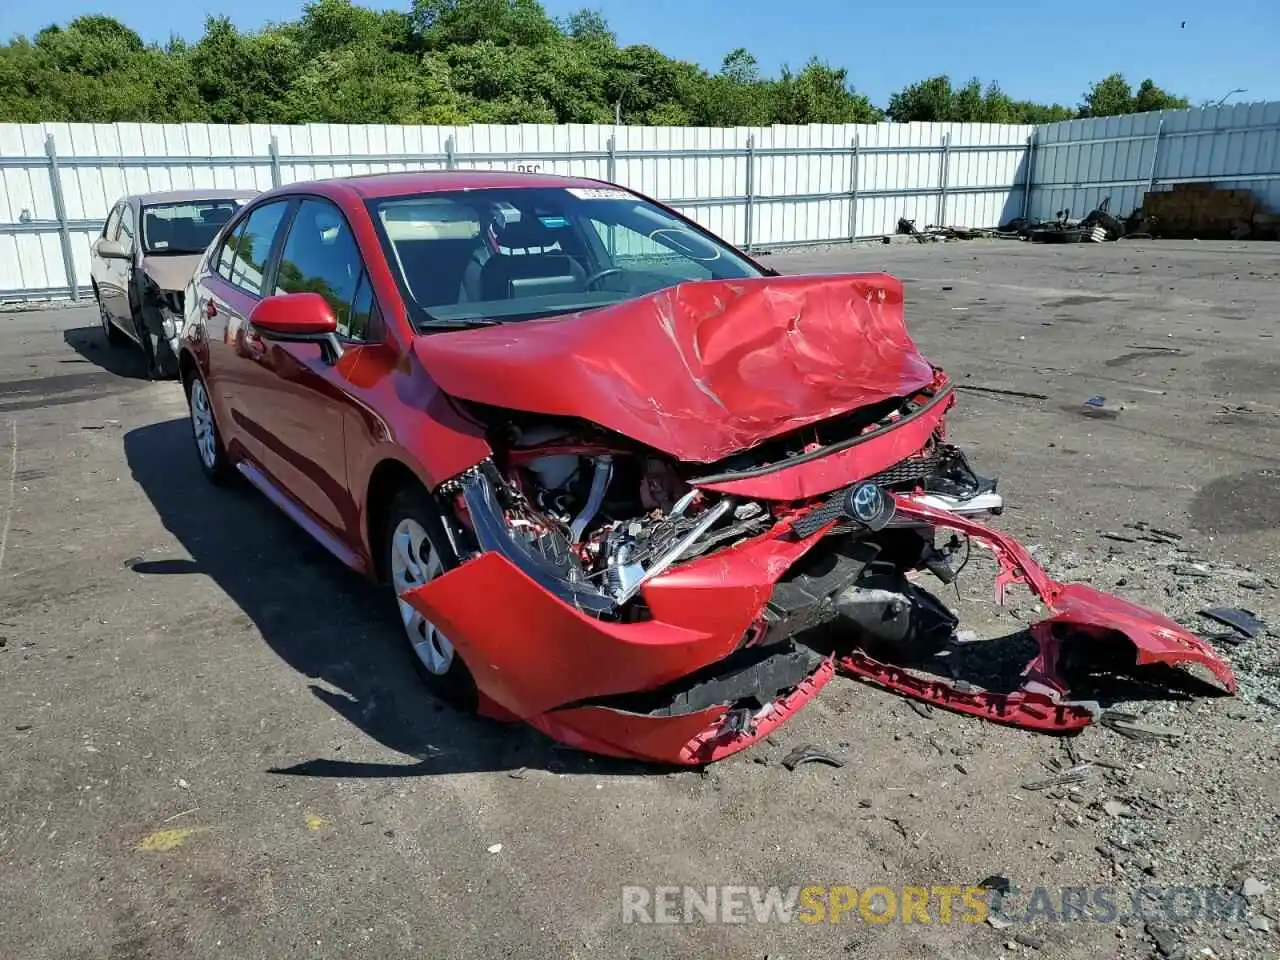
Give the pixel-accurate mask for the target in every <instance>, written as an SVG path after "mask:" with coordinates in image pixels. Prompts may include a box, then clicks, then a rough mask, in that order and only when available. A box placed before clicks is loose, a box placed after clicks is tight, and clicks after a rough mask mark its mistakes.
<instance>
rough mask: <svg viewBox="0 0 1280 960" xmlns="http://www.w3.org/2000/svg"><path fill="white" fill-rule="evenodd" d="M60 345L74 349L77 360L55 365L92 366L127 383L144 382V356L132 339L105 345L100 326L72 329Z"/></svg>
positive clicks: (104, 336) (104, 335)
mask: <svg viewBox="0 0 1280 960" xmlns="http://www.w3.org/2000/svg"><path fill="white" fill-rule="evenodd" d="M62 340H63V342H64V343H65V344H66V345H67V346H69V347H70V348H71V349H72V350H74V351H75V352H76V353H77V354H78V355H79V359H78V360H60V361H59V363H66V364H74V363H92V364H93V365H94V366H97V367H101V368H102V369H103V370H106V371H107V372H108V373H113V374H115V375H116V376H118V377H126V378H128V379H130V380H146V379H148V377H147V357H146V354H144V353H143V352H142V348H141V347H140V346H138V345H137V344H136V343H134V342H133V341H132V340H126V341H125V342H124V343H120V344H112V343H108V342H107V337H106V334H104V333H103V332H102V327H100V326H97V325H95V326H92V327H74V328H72V329H70V330H66V331H64V332H63V334H62Z"/></svg>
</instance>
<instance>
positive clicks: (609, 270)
mask: <svg viewBox="0 0 1280 960" xmlns="http://www.w3.org/2000/svg"><path fill="white" fill-rule="evenodd" d="M626 272H627V271H626V270H624V269H622V267H605V268H604V269H603V270H597V271H596V272H595V273H593V274H592V275H591V276H589V277H587V279H586V281H584V283H583V284H582V286H583V288H584V289H586V290H590V289H591V285H592V284H593V283H595V282H596V281H597V280H603V279H604V278H605V277H607V276H609V275H610V274H614V273H626Z"/></svg>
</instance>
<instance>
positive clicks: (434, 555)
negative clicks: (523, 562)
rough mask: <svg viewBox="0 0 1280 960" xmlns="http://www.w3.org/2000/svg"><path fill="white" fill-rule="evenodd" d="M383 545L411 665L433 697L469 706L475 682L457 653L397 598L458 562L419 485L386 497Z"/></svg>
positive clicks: (474, 695)
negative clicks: (390, 497)
mask: <svg viewBox="0 0 1280 960" xmlns="http://www.w3.org/2000/svg"><path fill="white" fill-rule="evenodd" d="M382 551H383V558H384V561H385V566H384V568H383V569H384V570H385V572H386V579H387V581H388V584H389V586H388V588H387V589H388V592H389V593H390V600H391V603H392V604H393V605H394V606H393V607H392V609H393V610H394V612H395V617H396V621H397V622H398V624H399V627H400V630H401V631H402V634H403V636H404V638H405V646H406V648H407V652H408V654H409V656H410V657H411V658H412V662H413V666H414V669H415V670H416V671H417V673H418V675H419V676H420V677H421V678H422V680H423V682H424V683H425V684H426V686H427V688H428V689H429V690H430V691H431V693H432V694H434V695H435V696H436V697H438V698H439V699H441V700H443V701H445V702H446V703H448V704H449V705H450V706H453V707H455V708H457V709H459V710H462V711H464V712H466V713H471V712H473V711H474V710H475V709H476V702H477V693H476V684H475V680H474V678H473V677H472V675H471V671H470V670H469V669H468V668H467V665H466V663H464V662H463V660H462V656H461V655H460V654H459V653H458V652H457V650H455V649H454V647H453V644H452V643H450V642H449V640H448V638H447V637H445V636H444V634H442V633H441V632H440V631H439V630H437V629H436V627H435V626H434V625H433V624H432V623H431V622H430V621H428V620H427V619H426V618H425V617H423V616H422V614H420V613H419V612H418V611H417V610H415V609H414V608H413V607H411V606H410V605H409V604H407V603H405V602H404V601H403V600H401V599H400V594H401V593H403V592H405V591H407V590H411V589H413V588H414V587H415V586H422V585H423V584H426V583H429V582H430V581H431V580H434V579H435V578H436V577H438V576H440V575H441V574H443V573H445V572H446V571H448V570H450V569H451V568H453V567H454V566H456V565H457V559H456V558H455V557H454V556H453V551H452V550H451V549H450V547H449V540H448V537H446V536H445V532H444V525H443V524H442V523H441V521H440V514H439V511H438V510H437V509H436V506H435V504H434V503H433V502H432V500H431V498H430V497H428V496H427V493H426V491H425V490H423V489H422V488H421V487H418V486H410V487H406V488H404V489H402V490H401V491H400V492H399V493H397V494H396V496H395V498H394V499H393V500H392V501H391V507H390V509H389V510H388V512H387V526H386V530H385V531H384V533H383V537H382Z"/></svg>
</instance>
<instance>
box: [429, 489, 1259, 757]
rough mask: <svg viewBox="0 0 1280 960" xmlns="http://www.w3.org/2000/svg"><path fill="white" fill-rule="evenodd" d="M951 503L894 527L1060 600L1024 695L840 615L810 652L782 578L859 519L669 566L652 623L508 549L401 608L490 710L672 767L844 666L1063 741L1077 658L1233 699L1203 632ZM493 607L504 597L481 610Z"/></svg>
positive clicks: (723, 746)
mask: <svg viewBox="0 0 1280 960" xmlns="http://www.w3.org/2000/svg"><path fill="white" fill-rule="evenodd" d="M945 502H946V501H945V498H941V499H940V498H939V497H937V496H925V495H920V496H900V497H898V498H896V501H894V502H893V506H894V507H896V510H895V511H894V513H893V516H892V519H891V520H890V521H889V524H888V525H889V526H890V527H902V526H915V527H923V528H931V529H932V530H933V531H935V532H936V531H943V530H948V529H949V530H958V531H960V532H962V533H963V534H965V535H967V536H968V537H970V538H971V540H972V542H974V543H977V544H978V545H980V546H982V547H985V548H986V549H988V550H989V551H990V552H991V553H992V554H993V555H994V556H995V558H996V560H997V562H998V564H999V573H998V575H997V579H996V597H997V600H998V601H999V602H1001V603H1003V600H1004V593H1005V591H1006V589H1007V588H1008V587H1010V586H1011V585H1014V584H1021V585H1025V586H1026V587H1027V588H1029V589H1030V590H1031V591H1032V592H1033V593H1035V594H1036V595H1037V596H1038V597H1039V598H1040V600H1041V601H1042V602H1043V603H1044V604H1045V606H1046V607H1048V609H1049V610H1050V612H1051V615H1050V616H1049V617H1048V618H1046V619H1044V620H1042V621H1040V622H1039V623H1036V624H1034V625H1032V626H1031V628H1030V633H1031V636H1032V637H1033V638H1034V640H1035V643H1036V646H1037V652H1036V655H1035V656H1034V658H1033V659H1032V660H1031V662H1030V663H1028V664H1027V665H1026V668H1025V669H1024V670H1023V672H1022V684H1021V686H1020V687H1019V688H1018V689H1016V690H1013V691H1010V692H996V691H992V690H987V689H981V688H978V687H976V686H973V685H970V684H966V683H964V682H962V681H955V680H952V681H947V680H942V679H938V678H934V677H924V676H921V675H919V674H918V673H916V672H913V671H912V670H911V669H909V668H907V667H904V666H900V665H897V664H896V663H895V662H892V661H893V658H885V657H883V656H882V655H880V654H879V653H878V648H874V649H876V650H877V655H876V656H873V655H872V653H871V652H869V645H867V644H864V643H863V642H862V640H863V639H864V638H863V637H862V636H861V635H860V633H859V630H858V629H857V626H858V621H857V620H856V615H855V619H852V620H850V619H843V620H838V621H837V623H838V632H839V633H840V636H838V637H837V642H836V644H835V649H834V650H833V651H830V652H827V653H825V654H819V653H816V652H815V651H814V650H812V649H810V648H809V647H807V646H805V645H804V644H803V643H800V642H797V633H799V632H801V631H802V630H803V628H804V627H805V623H804V616H805V614H804V613H803V612H802V611H801V610H800V607H802V606H803V604H802V603H794V602H793V601H794V600H795V596H796V583H797V581H794V580H793V581H791V582H789V583H780V581H781V580H782V579H783V577H784V576H786V575H788V571H791V570H792V568H793V567H797V566H798V565H800V564H801V561H802V559H803V558H804V557H805V555H806V554H807V553H808V552H809V551H810V550H811V549H812V548H813V547H814V546H815V545H816V544H818V543H820V542H822V541H823V540H824V538H826V537H829V536H833V535H838V534H834V533H833V531H838V530H839V529H840V528H841V526H842V525H846V526H847V523H848V520H849V518H848V517H847V516H841V515H825V516H822V518H821V519H822V523H821V524H820V526H818V527H816V528H815V526H814V524H813V523H812V522H810V523H807V524H805V523H800V522H797V521H795V520H793V521H790V522H784V523H781V524H779V525H778V526H777V527H775V528H774V529H772V530H770V531H769V532H768V533H767V534H765V535H762V536H760V537H757V538H755V539H753V540H749V541H747V542H745V543H742V544H739V545H737V546H734V547H731V548H728V549H725V550H722V551H720V552H717V553H713V554H709V555H706V556H702V557H699V558H697V559H694V560H690V561H688V562H685V563H682V564H679V565H676V566H673V567H672V568H671V569H669V570H666V571H665V572H663V573H662V574H660V575H658V576H655V577H654V578H652V579H651V580H649V581H648V582H647V583H646V584H645V585H644V587H643V589H642V591H641V595H642V597H643V608H644V614H643V615H642V616H640V617H638V618H633V619H629V620H627V619H610V618H607V617H606V618H602V617H601V616H600V615H599V611H598V610H595V611H593V610H592V609H591V607H590V605H584V604H582V603H580V602H579V601H580V599H581V598H580V597H576V596H575V595H573V594H565V593H563V592H561V593H560V594H559V595H558V594H557V592H555V591H553V590H550V589H548V584H547V581H546V579H545V575H544V574H543V573H540V572H538V571H537V570H528V569H522V568H525V567H527V565H526V564H525V563H524V562H523V561H522V560H521V558H520V557H519V556H516V555H514V554H511V553H504V551H503V549H502V548H501V547H500V546H498V545H495V544H491V546H493V547H494V549H489V550H487V551H486V552H483V553H481V554H480V555H479V556H478V557H476V558H475V559H472V560H469V561H467V562H465V563H463V564H461V565H460V566H459V567H457V568H455V569H454V570H452V571H450V572H449V573H447V574H445V575H444V576H442V577H439V578H437V579H436V580H434V581H432V582H431V583H429V584H427V585H425V586H423V587H420V588H417V589H415V590H413V591H410V592H408V593H406V594H405V595H404V598H405V599H406V600H407V601H408V602H409V603H411V604H412V605H413V606H415V607H416V608H417V609H418V610H420V611H421V612H422V613H423V615H424V616H426V617H428V618H429V619H430V620H431V621H432V622H434V623H435V624H436V626H437V627H439V628H440V629H441V630H442V631H443V632H444V634H445V635H446V636H448V637H449V638H450V640H451V641H452V642H453V644H454V646H455V647H456V648H457V650H458V652H459V653H460V654H461V656H462V657H463V659H464V660H465V661H466V663H467V664H468V666H469V667H470V669H471V671H472V673H473V675H474V677H475V681H476V686H477V688H478V690H479V692H480V696H481V704H482V711H483V712H485V713H487V714H489V715H490V716H495V717H502V718H507V719H519V720H523V721H525V722H527V723H529V724H530V725H532V726H534V727H535V728H537V729H539V730H541V731H543V732H544V733H546V734H547V735H549V736H551V737H552V738H554V739H556V740H558V741H561V742H563V743H565V744H568V745H571V746H574V747H578V748H580V749H583V750H586V751H590V752H594V753H601V754H608V755H613V756H620V757H631V758H637V759H642V760H649V761H659V762H666V763H675V764H685V765H690V764H704V763H708V762H711V761H714V760H718V759H721V758H723V757H725V756H728V755H730V754H732V753H735V752H737V751H739V750H741V749H743V748H745V747H747V746H749V745H751V744H752V743H754V742H756V741H757V740H759V739H761V738H763V737H765V736H768V734H769V733H770V732H771V731H772V730H774V729H776V728H777V727H778V726H779V725H780V724H781V723H783V722H784V721H785V720H786V719H787V717H789V716H790V715H791V714H793V713H794V712H795V711H797V710H798V709H799V708H800V707H802V706H803V705H804V704H805V703H806V702H808V700H809V699H810V698H812V697H813V696H814V695H815V694H816V693H817V692H818V691H819V690H820V689H821V688H822V687H823V686H825V685H826V683H827V682H828V681H829V680H830V679H831V677H832V676H833V674H834V673H835V672H836V671H837V670H838V671H841V672H843V673H845V674H847V675H850V676H852V677H855V678H857V679H859V680H863V681H865V682H868V683H871V684H873V685H876V686H879V687H882V688H885V689H888V690H892V691H893V692H895V693H898V694H901V695H904V696H908V697H913V698H916V699H919V700H922V701H925V702H928V703H931V704H934V705H936V706H938V707H940V708H943V709H948V710H953V711H958V712H961V713H966V714H971V715H974V716H978V717H982V718H984V719H986V720H989V721H992V722H995V723H1002V724H1009V725H1014V726H1021V727H1026V728H1030V729H1033V730H1038V731H1043V732H1053V733H1069V732H1073V731H1076V730H1079V729H1081V728H1082V727H1084V726H1087V725H1088V724H1089V723H1091V722H1093V720H1095V719H1096V717H1097V715H1098V713H1099V709H1098V706H1097V705H1096V704H1095V703H1091V702H1088V701H1076V700H1073V699H1071V690H1070V685H1069V683H1068V680H1067V675H1068V673H1070V670H1069V669H1068V668H1069V667H1070V666H1072V661H1075V662H1079V663H1084V664H1086V665H1088V664H1089V663H1093V664H1097V665H1105V666H1106V668H1108V669H1111V668H1114V669H1116V670H1125V669H1129V668H1135V667H1146V666H1150V665H1153V664H1164V665H1168V666H1171V667H1181V666H1188V665H1193V666H1198V667H1201V668H1204V669H1205V670H1207V671H1208V672H1209V674H1211V675H1212V676H1213V677H1214V678H1215V679H1216V681H1217V682H1218V683H1219V684H1221V686H1222V687H1224V688H1225V689H1226V690H1227V691H1229V692H1231V693H1234V692H1235V689H1236V685H1235V679H1234V677H1233V676H1232V673H1231V670H1230V668H1229V667H1228V666H1227V665H1226V663H1224V662H1223V661H1222V660H1221V659H1219V658H1218V656H1217V655H1216V654H1215V653H1214V652H1213V651H1212V649H1210V647H1209V646H1208V645H1207V644H1206V643H1205V642H1204V641H1203V640H1201V639H1199V638H1198V637H1196V636H1194V635H1193V634H1191V633H1189V632H1188V631H1186V630H1185V629H1183V628H1182V627H1181V626H1179V625H1178V624H1176V623H1174V622H1173V621H1171V620H1169V619H1167V618H1166V617H1164V616H1162V615H1160V614H1158V613H1155V612H1153V611H1150V610H1146V609H1144V608H1142V607H1139V606H1137V605H1135V604H1133V603H1130V602H1128V601H1126V600H1123V599H1121V598H1119V597H1115V596H1111V595H1108V594H1105V593H1102V592H1101V591H1098V590H1096V589H1094V588H1093V587H1090V586H1088V585H1086V584H1081V583H1071V584H1063V583H1058V582H1056V581H1054V580H1052V579H1051V578H1050V577H1049V576H1048V574H1047V573H1045V571H1044V570H1043V569H1042V568H1041V567H1040V566H1038V565H1037V564H1036V562H1035V561H1034V560H1033V559H1032V557H1031V555H1030V554H1029V553H1028V552H1027V551H1026V550H1025V549H1024V548H1023V547H1022V546H1021V545H1019V544H1018V543H1017V542H1016V541H1014V540H1013V539H1011V538H1010V537H1008V536H1006V535H1004V534H1001V533H999V532H997V531H995V530H992V529H990V528H989V527H986V526H984V525H983V524H980V523H978V522H976V521H974V520H972V519H970V518H968V517H966V516H964V515H962V514H961V513H959V512H955V511H951V510H947V509H942V508H940V507H939V504H945ZM819 512H820V510H815V511H814V513H819ZM803 516H804V515H801V517H803ZM797 528H799V529H798V530H797ZM801 534H803V535H801ZM842 542H843V541H842ZM858 542H859V541H857V540H850V541H849V545H848V546H842V547H840V548H839V549H840V550H841V551H843V555H844V559H845V562H846V563H849V564H852V565H853V566H852V567H850V570H851V571H852V572H851V573H850V574H849V576H851V577H857V576H859V571H862V570H864V569H869V568H868V566H867V564H868V560H867V558H865V557H860V556H859V551H858V549H857V548H856V545H857V544H858ZM823 569H824V571H825V572H824V573H823V575H822V576H823V577H825V578H826V579H825V580H821V579H813V578H811V579H809V580H806V581H805V583H806V584H809V588H810V590H811V591H812V592H814V593H815V594H816V593H821V592H822V590H823V589H825V590H827V591H828V593H827V596H828V598H830V597H834V596H836V591H837V590H838V588H839V587H840V586H841V585H842V584H847V583H848V582H850V581H849V579H848V577H846V578H845V579H844V580H840V579H839V577H838V575H837V573H836V572H833V571H834V569H835V568H833V567H832V566H831V564H830V562H828V561H826V560H824V567H823ZM860 582H865V581H860ZM813 584H825V586H822V587H821V589H818V588H816V587H814V586H813ZM788 590H789V591H790V592H789V593H788ZM863 592H864V593H866V591H863ZM921 595H923V596H926V597H927V596H928V595H927V594H924V593H923V591H921ZM482 597H493V598H501V602H500V603H481V602H478V598H482ZM788 597H790V600H788ZM789 604H791V607H794V609H792V608H789V606H788V605H789ZM837 606H839V604H838V603H837ZM943 609H945V608H943ZM840 612H841V613H845V612H846V611H845V610H844V609H841V611H840ZM944 616H950V615H949V613H946V614H945V615H944ZM942 622H943V623H944V624H945V626H946V628H947V630H948V632H950V630H951V628H953V627H954V626H955V621H954V618H951V619H950V620H949V621H947V620H945V619H944V620H943V621H942ZM780 623H781V624H782V629H779V624H780Z"/></svg>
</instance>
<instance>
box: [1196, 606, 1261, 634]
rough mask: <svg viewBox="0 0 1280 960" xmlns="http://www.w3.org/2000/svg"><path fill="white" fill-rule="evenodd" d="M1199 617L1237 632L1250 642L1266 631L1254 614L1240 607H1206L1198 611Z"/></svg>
mask: <svg viewBox="0 0 1280 960" xmlns="http://www.w3.org/2000/svg"><path fill="white" fill-rule="evenodd" d="M1200 615H1201V616H1202V617H1208V618H1209V619H1210V620H1216V621H1217V622H1218V623H1222V624H1225V625H1226V626H1228V627H1231V628H1232V629H1233V630H1238V631H1239V632H1240V633H1242V634H1244V635H1245V636H1246V637H1248V638H1249V639H1250V640H1252V639H1253V638H1254V637H1256V636H1257V635H1258V634H1260V633H1262V631H1264V630H1266V629H1267V625H1266V624H1265V623H1263V622H1262V620H1261V619H1260V618H1259V617H1258V615H1257V614H1256V613H1254V612H1253V611H1252V610H1244V609H1242V608H1240V607H1206V608H1205V609H1203V610H1201V611H1200Z"/></svg>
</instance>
